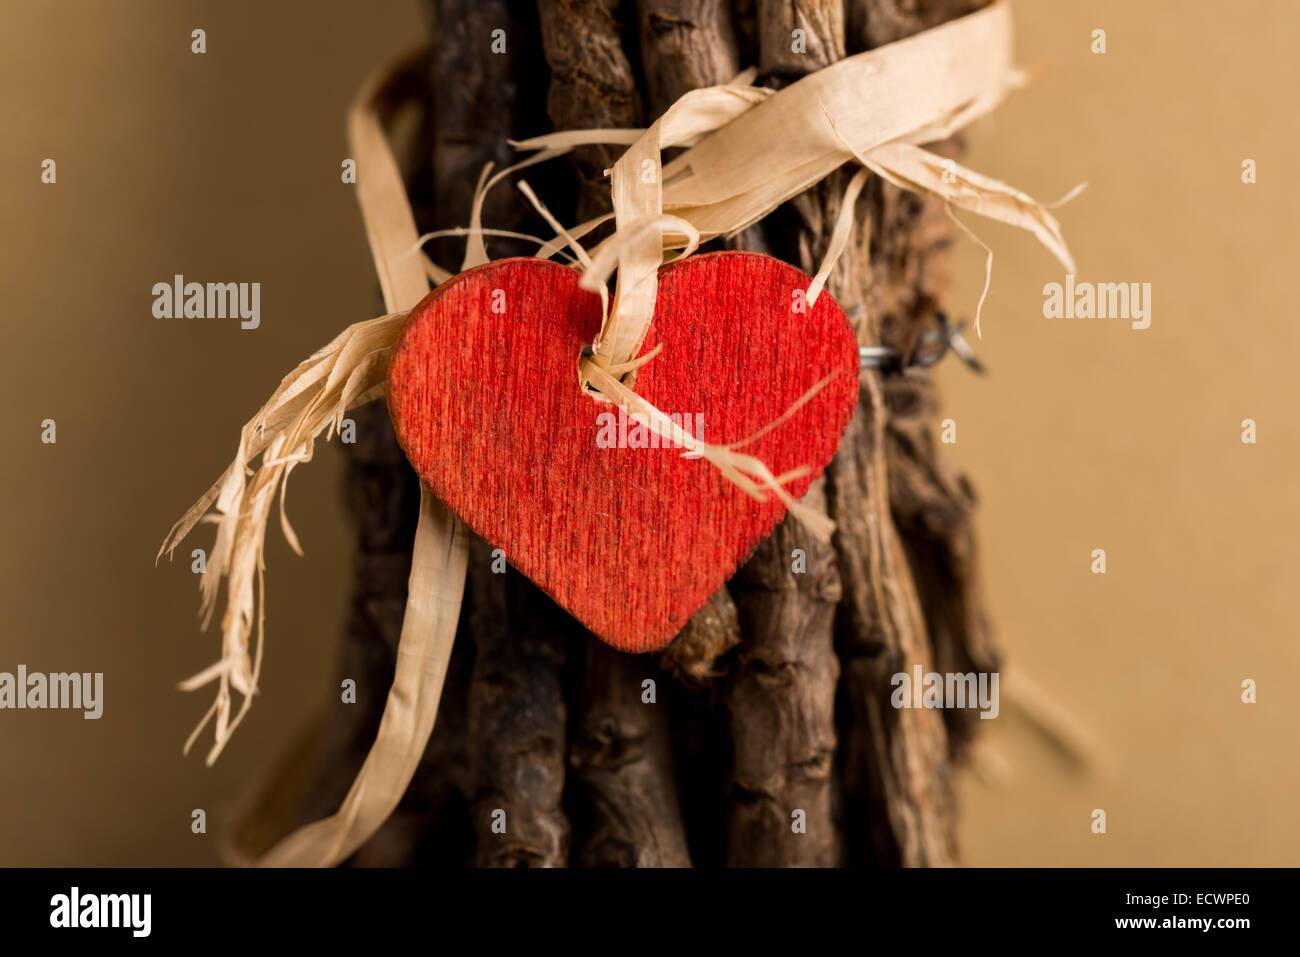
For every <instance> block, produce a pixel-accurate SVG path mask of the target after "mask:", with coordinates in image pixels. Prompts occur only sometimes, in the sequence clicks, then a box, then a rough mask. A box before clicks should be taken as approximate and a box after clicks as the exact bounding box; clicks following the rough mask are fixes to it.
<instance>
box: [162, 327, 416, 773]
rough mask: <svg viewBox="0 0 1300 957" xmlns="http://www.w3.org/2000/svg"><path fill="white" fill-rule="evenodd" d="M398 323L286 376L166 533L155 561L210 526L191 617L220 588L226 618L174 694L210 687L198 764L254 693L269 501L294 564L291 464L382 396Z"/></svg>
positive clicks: (210, 607)
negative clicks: (252, 646)
mask: <svg viewBox="0 0 1300 957" xmlns="http://www.w3.org/2000/svg"><path fill="white" fill-rule="evenodd" d="M405 319H406V314H405V313H397V314H394V315H388V316H382V317H380V318H378V319H371V320H368V321H366V322H361V323H357V324H356V325H354V326H350V327H349V328H348V329H347V330H345V331H344V332H343V333H342V334H341V335H339V336H338V337H337V338H335V340H334V341H333V342H331V343H330V344H329V345H328V346H326V347H325V348H324V349H322V350H320V351H319V352H317V353H316V354H315V355H313V356H312V357H311V358H310V359H308V360H306V361H305V362H303V363H301V364H300V365H299V366H298V368H296V369H295V370H294V371H293V372H291V373H290V374H289V375H287V376H286V377H285V378H284V380H283V381H282V382H281V383H280V387H279V388H278V389H277V390H276V392H275V394H274V395H272V396H271V398H270V399H269V400H268V401H267V403H266V405H264V406H263V407H262V408H261V409H260V410H258V413H257V414H256V415H255V416H253V418H252V419H250V420H249V421H248V422H247V423H245V425H244V427H243V429H242V430H241V432H240V438H239V449H238V451H237V452H236V455H235V459H234V461H233V462H231V463H230V465H229V467H227V469H226V471H225V473H224V474H223V475H222V477H221V478H220V479H219V480H218V481H217V482H216V483H215V484H214V485H213V486H212V488H210V489H208V491H207V492H206V493H205V494H204V495H203V497H202V498H200V499H199V500H198V501H197V502H195V503H194V505H193V506H191V508H190V510H189V511H188V512H186V513H185V515H183V516H182V517H181V519H180V521H178V522H177V523H176V524H175V525H174V526H173V527H172V530H171V532H170V533H169V534H168V536H167V539H166V541H164V542H163V545H162V548H161V549H160V550H159V552H158V557H159V558H161V557H162V555H163V554H164V553H166V554H167V555H168V556H169V557H170V556H171V554H172V553H173V552H174V551H175V549H176V546H177V545H179V544H180V542H181V540H182V539H183V538H184V537H185V535H186V534H187V533H188V532H189V531H190V530H191V529H192V528H193V527H194V526H195V525H196V524H198V523H199V522H200V521H207V522H212V523H215V524H216V526H217V537H216V542H215V544H214V545H213V547H212V549H211V553H210V554H209V555H208V559H207V564H206V567H205V570H204V572H203V577H202V578H201V579H200V591H201V595H202V601H201V604H200V614H201V615H202V617H203V626H204V627H205V628H206V627H207V626H208V624H210V623H211V620H212V617H213V615H214V613H215V611H216V606H217V600H218V597H219V595H220V590H221V583H222V579H223V578H224V579H225V582H226V608H225V613H224V615H223V617H222V621H221V659H220V661H218V662H217V663H216V664H214V665H212V666H210V667H208V668H206V669H204V670H203V671H201V672H200V673H199V674H197V675H194V676H193V677H192V678H190V679H188V680H187V681H185V682H183V683H182V684H181V687H182V688H183V689H184V690H186V691H192V690H195V689H196V688H200V687H203V686H204V685H207V684H209V683H211V682H212V681H216V682H217V696H216V701H215V702H214V703H213V705H212V708H211V709H209V711H208V713H207V714H206V715H205V716H204V718H203V721H202V722H201V723H200V724H199V726H198V727H197V728H196V729H195V731H194V733H193V734H192V735H191V736H190V738H189V740H188V741H187V742H186V745H185V750H186V752H188V751H189V749H190V748H191V747H192V746H193V744H194V741H195V740H196V739H197V737H198V734H199V733H200V732H201V731H202V730H203V728H204V726H205V725H206V724H207V723H208V721H209V720H211V719H212V718H213V717H215V718H216V733H215V738H214V743H213V746H212V748H211V750H210V751H209V752H208V756H207V762H208V764H211V763H212V762H214V761H215V760H216V759H217V756H218V755H220V754H221V751H222V749H223V748H224V747H225V745H226V742H227V741H228V740H229V739H230V735H231V733H232V732H233V731H234V729H235V727H236V726H237V725H238V724H239V721H240V720H242V718H243V716H244V715H245V714H246V713H247V710H248V706H249V704H250V703H251V698H252V696H253V695H254V694H255V693H256V691H257V678H258V674H259V667H258V664H259V663H260V659H261V630H262V625H261V623H262V615H261V610H260V609H261V601H260V592H261V590H262V589H261V576H262V572H263V569H264V564H263V558H262V552H263V545H264V543H265V540H266V524H267V521H268V520H269V518H270V514H271V508H272V506H273V504H274V502H275V497H276V493H277V492H278V493H279V494H280V501H281V512H280V525H281V528H282V530H283V531H284V535H285V538H286V539H287V540H288V541H289V544H290V546H291V547H292V548H293V549H294V551H296V552H298V553H299V554H301V553H302V549H301V546H300V545H299V542H298V538H297V536H296V535H295V534H294V532H293V528H292V527H291V526H290V525H289V522H288V519H287V517H286V516H285V513H284V510H283V504H284V492H285V488H286V483H287V482H288V479H289V473H290V472H292V471H293V468H294V467H295V466H296V465H298V464H299V463H301V462H308V461H310V460H311V457H312V450H313V443H314V441H315V439H316V438H317V437H318V436H320V435H321V434H325V435H326V437H327V438H328V436H329V435H331V434H333V432H335V431H336V430H337V429H338V428H339V427H340V426H341V424H342V418H343V413H344V412H346V411H347V410H348V409H350V408H353V407H355V406H357V405H361V404H363V403H364V402H369V401H371V400H372V399H375V398H377V397H379V396H380V395H382V394H383V389H384V376H385V371H386V369H387V367H388V361H387V357H388V350H389V348H390V347H391V346H392V343H393V341H394V340H395V339H396V337H397V333H398V331H399V330H400V329H401V327H402V323H403V322H404V321H405ZM259 454H260V455H261V456H262V462H261V464H260V466H259V467H258V468H257V469H256V470H255V471H252V472H251V473H250V472H249V469H248V463H249V462H251V461H252V460H254V459H255V458H256V457H257V456H258V455H259ZM255 575H256V576H257V579H258V583H259V589H258V592H259V594H258V595H257V596H255V595H254V591H253V579H254V576H255ZM255 619H256V621H257V625H258V633H259V638H258V651H257V656H256V660H252V659H250V657H249V634H250V632H251V630H252V627H253V623H254V620H255ZM232 691H235V692H238V693H239V694H240V695H242V696H243V698H244V700H243V702H242V704H241V707H240V710H239V713H238V715H237V716H236V717H235V720H234V721H233V722H232V721H231V720H230V709H231V692H232Z"/></svg>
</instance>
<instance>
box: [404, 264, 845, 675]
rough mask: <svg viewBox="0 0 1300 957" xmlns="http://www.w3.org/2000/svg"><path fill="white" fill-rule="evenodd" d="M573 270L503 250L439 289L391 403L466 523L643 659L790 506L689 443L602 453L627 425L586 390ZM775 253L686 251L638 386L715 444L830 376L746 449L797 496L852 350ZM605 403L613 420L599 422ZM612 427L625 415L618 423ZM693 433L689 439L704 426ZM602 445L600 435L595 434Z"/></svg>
mask: <svg viewBox="0 0 1300 957" xmlns="http://www.w3.org/2000/svg"><path fill="white" fill-rule="evenodd" d="M578 278H579V277H578V273H576V272H575V271H574V270H572V269H569V268H567V267H564V266H561V265H558V264H556V263H552V262H547V261H544V260H540V259H527V258H525V259H503V260H498V261H496V262H492V263H488V264H487V265H484V266H479V267H477V268H475V269H470V270H468V271H467V272H465V273H462V274H461V275H459V276H457V277H455V278H454V279H451V280H449V281H448V282H446V283H444V284H443V285H442V286H440V287H439V288H438V289H436V290H434V291H433V292H432V293H430V294H429V296H427V297H426V298H425V299H424V300H423V301H422V302H421V303H420V304H419V305H418V306H416V307H415V309H414V310H412V312H411V318H410V320H409V322H408V323H407V325H406V327H405V328H404V330H403V331H402V334H401V337H400V338H399V339H398V342H397V344H396V345H395V346H394V348H393V353H392V360H391V363H390V365H389V370H388V406H389V410H390V414H391V415H392V419H393V426H394V428H395V429H396V431H397V437H398V440H399V441H400V442H401V444H402V448H403V449H405V451H406V456H407V458H408V459H409V460H410V462H411V464H412V465H413V466H414V467H415V470H416V472H417V473H419V475H420V477H421V478H422V479H423V480H424V481H425V483H427V484H428V486H429V488H430V489H432V490H433V492H434V493H435V494H436V495H437V496H438V497H439V498H440V499H441V500H442V501H444V502H446V503H447V505H449V506H450V507H451V508H452V509H453V510H454V511H455V512H456V513H457V514H458V515H460V517H461V518H462V519H463V520H464V521H465V523H466V524H467V525H468V526H469V527H470V528H471V529H473V530H474V531H475V532H476V533H477V534H478V535H480V536H481V537H482V538H484V539H485V540H486V541H488V542H489V543H491V544H492V545H493V546H495V547H498V548H501V549H503V550H504V551H505V555H506V558H507V559H508V560H509V562H510V563H511V564H512V565H514V566H515V567H516V568H517V569H519V571H521V572H523V573H524V574H525V575H527V576H528V577H529V578H530V579H532V580H533V582H535V583H536V584H537V585H538V586H540V587H541V588H542V589H543V590H544V591H545V592H547V593H548V594H549V595H550V596H551V597H552V598H554V599H555V601H556V602H558V603H559V604H560V605H561V606H563V607H564V608H565V609H567V610H568V611H569V613H570V614H572V615H573V616H574V617H575V618H577V619H578V620H579V621H581V622H582V623H583V624H584V625H586V626H587V627H588V628H589V629H591V631H593V632H595V633H596V634H597V635H598V636H600V637H601V638H603V639H604V640H605V641H607V642H609V644H611V645H613V646H614V647H616V648H620V649H623V650H624V651H634V652H641V651H652V650H654V649H656V648H660V647H662V646H663V645H665V644H667V643H668V642H669V641H671V640H672V638H673V636H674V635H676V634H677V632H678V631H679V630H680V629H681V627H682V625H684V624H685V623H686V620H687V619H688V618H690V616H691V615H692V614H693V613H694V612H695V611H696V610H697V609H698V608H699V607H700V606H701V605H702V604H704V602H705V600H706V599H707V598H708V597H709V596H710V595H711V594H713V592H714V591H716V590H717V589H718V588H719V587H720V586H721V585H722V583H723V582H724V581H726V579H727V578H728V577H730V576H731V575H732V573H733V572H735V570H736V568H737V567H739V565H740V563H741V562H742V561H743V560H744V559H746V558H747V557H748V556H749V555H750V554H751V553H752V552H753V550H754V549H755V548H756V547H757V545H758V543H759V542H760V541H761V540H762V539H763V538H764V537H765V536H766V535H767V534H768V533H769V532H770V531H771V530H772V528H773V527H774V526H775V525H776V523H777V522H778V521H779V520H780V519H781V517H782V516H783V515H784V514H785V507H784V506H783V505H782V504H781V503H780V502H779V501H778V500H777V499H775V498H774V497H769V500H768V501H765V502H758V501H755V500H754V499H753V498H751V497H750V496H748V495H746V494H745V493H744V492H743V491H741V490H740V489H739V488H737V487H736V486H735V485H733V484H732V483H731V482H729V481H728V480H727V479H725V478H723V477H722V475H721V474H720V473H719V472H718V471H717V469H715V468H714V467H713V466H712V465H710V464H709V463H708V462H707V461H705V460H703V459H695V458H692V459H688V458H684V457H683V455H682V451H683V450H682V449H680V448H635V447H613V448H609V447H602V445H601V444H599V442H606V441H607V440H609V439H610V438H611V437H612V436H611V433H612V432H614V431H615V430H617V429H618V428H619V426H620V425H625V431H624V432H623V434H624V435H626V438H627V444H628V445H632V444H634V443H636V442H637V440H638V439H640V438H641V437H642V436H643V435H644V433H638V431H637V427H636V425H635V423H633V422H628V421H626V418H625V417H621V416H620V415H619V413H618V410H617V408H616V407H614V406H612V405H609V404H608V403H605V402H602V401H597V400H594V399H593V398H591V397H590V396H589V395H587V394H584V393H583V391H582V390H581V389H580V387H579V385H578V360H579V355H580V352H581V350H582V347H583V346H584V345H586V344H589V343H591V342H592V340H593V339H594V338H595V336H596V334H597V333H598V332H599V330H600V299H599V297H598V296H596V295H594V294H593V293H589V292H587V291H585V290H582V289H579V288H578ZM808 282H809V280H808V277H807V276H806V275H804V274H803V273H802V272H800V271H799V270H798V269H796V268H794V267H793V266H790V265H788V264H786V263H783V262H780V261H779V260H776V259H773V258H771V257H769V256H761V255H757V254H755V253H739V252H723V253H712V254H708V255H701V256H693V257H690V258H688V259H685V260H683V261H682V262H680V263H676V264H673V265H670V266H668V267H666V268H664V269H663V270H661V271H660V273H659V295H658V301H657V305H656V309H655V319H654V323H653V325H652V326H651V329H650V332H649V334H648V335H647V336H646V341H645V343H644V344H643V346H642V354H644V353H645V352H648V351H649V350H650V349H653V348H654V347H655V346H656V345H658V344H659V343H663V345H664V349H663V352H662V353H660V355H658V356H657V357H655V358H654V359H653V360H651V361H650V362H649V363H647V364H646V365H645V366H643V367H642V368H641V369H640V370H639V371H638V372H637V377H636V382H635V388H636V391H637V394H638V395H640V396H642V397H643V398H645V399H647V400H648V401H650V402H652V403H654V405H655V406H657V407H658V408H659V409H660V410H661V411H663V412H665V413H667V414H669V415H673V414H690V415H692V416H696V415H702V417H703V418H702V420H699V421H698V422H697V420H695V419H692V420H690V423H689V426H687V423H686V422H683V426H684V427H690V428H691V430H692V432H695V433H696V434H698V436H699V437H700V438H702V439H704V440H705V441H706V442H712V443H715V444H725V443H729V442H735V441H737V440H739V439H742V438H747V437H749V436H751V435H753V434H754V433H755V432H758V431H759V430H760V429H761V428H762V427H763V426H765V425H768V424H769V423H771V422H772V421H773V420H775V419H777V418H778V417H780V416H781V414H782V413H784V412H785V411H786V410H787V409H788V408H789V407H790V406H791V405H792V404H793V403H794V402H795V401H796V400H798V399H799V398H800V397H801V396H802V395H803V394H804V393H805V392H806V391H807V390H808V389H809V388H810V387H811V386H812V385H814V384H815V383H816V382H818V381H819V380H821V379H823V378H824V377H826V376H827V375H828V374H829V373H831V372H834V371H837V370H838V371H840V372H841V374H840V375H837V376H836V377H835V378H834V379H832V380H831V382H830V383H829V384H828V385H827V386H826V387H825V388H823V389H822V390H821V391H820V392H818V393H817V394H816V395H815V396H814V397H813V398H812V399H811V400H810V401H809V402H807V403H806V404H805V405H804V406H802V407H801V408H800V409H799V410H798V411H796V412H795V413H794V414H793V415H792V416H791V417H790V418H789V419H787V420H785V421H784V422H782V423H781V424H780V425H779V426H778V427H777V428H775V429H773V430H772V431H770V432H768V433H766V434H764V435H762V436H761V437H759V438H758V439H757V440H756V441H754V442H752V443H751V444H749V445H747V446H745V447H744V448H742V449H740V450H739V451H743V452H746V453H749V454H751V455H756V456H758V457H759V458H760V459H761V460H762V461H764V462H765V463H767V465H768V467H769V468H770V469H771V470H772V472H773V474H775V475H780V474H781V473H783V472H786V471H789V470H792V469H795V468H797V467H798V466H800V465H807V466H809V467H810V468H811V469H812V473H811V474H810V475H808V476H807V477H804V478H801V479H799V480H797V481H795V482H793V483H791V484H790V485H788V486H787V487H788V488H789V490H790V493H791V494H792V495H793V496H794V498H795V499H798V498H800V497H802V496H803V495H804V493H805V492H807V490H808V485H809V484H810V482H811V481H812V479H813V478H815V477H816V476H817V475H819V474H820V473H821V471H822V469H823V468H825V466H826V463H827V462H828V461H830V458H831V456H832V455H833V454H834V453H835V448H836V446H837V445H838V444H839V440H840V436H841V435H842V434H843V433H844V429H845V427H846V426H847V425H848V422H849V419H850V418H851V417H852V415H853V410H854V408H855V407H856V404H857V394H858V361H859V360H858V350H857V343H856V341H855V338H854V335H853V331H852V329H851V328H850V326H849V323H848V320H847V319H846V318H845V316H844V312H843V310H841V309H840V307H839V305H837V304H836V303H835V302H834V300H833V299H832V298H831V297H830V295H829V294H823V295H822V296H820V297H819V298H818V300H817V302H816V305H815V306H813V307H812V308H808V307H806V306H804V308H803V309H802V311H801V310H800V309H799V308H798V307H799V306H800V305H801V304H802V301H803V299H802V291H803V290H805V289H806V288H807V286H808ZM602 414H609V415H610V416H611V417H610V418H598V417H600V416H601V415H602ZM620 418H622V419H623V422H622V423H620V422H618V419H620ZM697 425H701V426H702V428H700V429H699V430H698V432H697V429H696V426H697ZM598 440H599V442H598Z"/></svg>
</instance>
